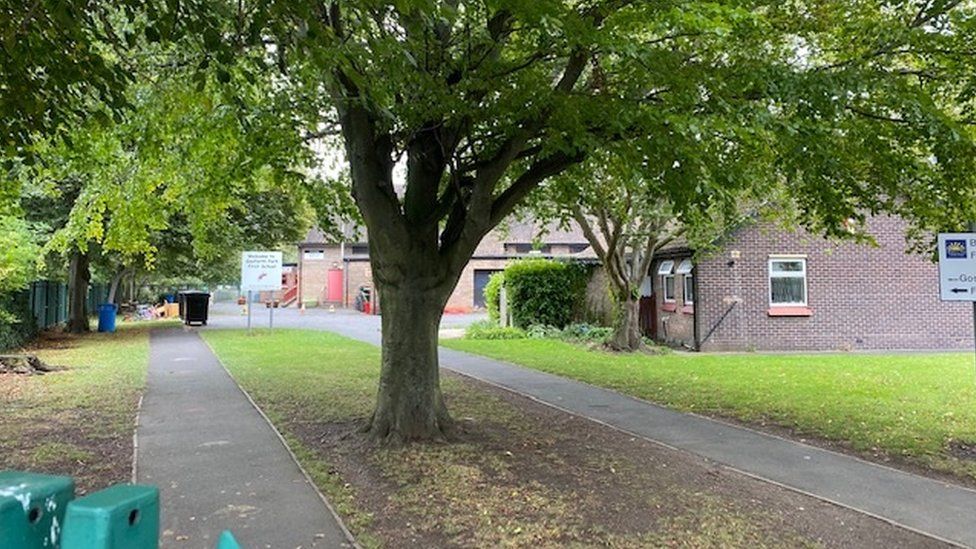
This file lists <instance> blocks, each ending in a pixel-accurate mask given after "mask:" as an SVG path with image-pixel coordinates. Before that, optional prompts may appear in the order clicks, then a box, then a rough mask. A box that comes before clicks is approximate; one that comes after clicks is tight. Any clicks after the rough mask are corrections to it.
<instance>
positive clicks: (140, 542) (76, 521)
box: [61, 484, 159, 549]
mask: <svg viewBox="0 0 976 549" xmlns="http://www.w3.org/2000/svg"><path fill="white" fill-rule="evenodd" d="M158 544H159V489H158V488H156V487H155V486H143V485H137V484H119V485H117V486H112V487H111V488H107V489H105V490H102V491H101V492H95V493H94V494H92V495H90V496H85V497H83V498H79V499H76V500H74V501H72V502H71V503H69V504H68V510H67V512H66V513H65V517H64V536H63V537H62V540H61V549H127V548H129V547H157V546H158Z"/></svg>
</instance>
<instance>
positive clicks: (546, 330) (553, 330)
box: [525, 324, 563, 339]
mask: <svg viewBox="0 0 976 549" xmlns="http://www.w3.org/2000/svg"><path fill="white" fill-rule="evenodd" d="M525 335H526V337H528V338H529V339H557V338H560V337H562V335H563V331H562V330H560V329H559V328H557V327H555V326H547V325H545V324H533V325H532V326H529V329H527V330H526V331H525Z"/></svg>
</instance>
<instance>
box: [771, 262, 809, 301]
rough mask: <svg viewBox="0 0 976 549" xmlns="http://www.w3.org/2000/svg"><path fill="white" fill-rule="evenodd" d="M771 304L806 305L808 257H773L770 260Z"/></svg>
mask: <svg viewBox="0 0 976 549" xmlns="http://www.w3.org/2000/svg"><path fill="white" fill-rule="evenodd" d="M769 304H770V305H777V306H790V305H796V306H806V304H807V260H806V259H803V258H772V259H770V260H769Z"/></svg>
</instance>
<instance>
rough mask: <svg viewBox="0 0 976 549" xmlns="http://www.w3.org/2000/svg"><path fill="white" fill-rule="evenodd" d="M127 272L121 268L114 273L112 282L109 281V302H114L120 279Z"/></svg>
mask: <svg viewBox="0 0 976 549" xmlns="http://www.w3.org/2000/svg"><path fill="white" fill-rule="evenodd" d="M128 272H129V271H127V270H125V269H123V270H121V271H119V272H117V273H115V276H113V277H112V283H111V285H110V286H109V289H108V300H107V301H108V302H109V303H115V295H116V293H117V292H118V290H119V284H120V283H121V282H122V279H123V278H125V275H126V274H127V273H128Z"/></svg>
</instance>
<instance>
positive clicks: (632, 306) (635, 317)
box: [610, 294, 644, 351]
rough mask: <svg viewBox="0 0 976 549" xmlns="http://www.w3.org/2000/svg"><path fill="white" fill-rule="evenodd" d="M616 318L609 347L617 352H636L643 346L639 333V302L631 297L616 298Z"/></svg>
mask: <svg viewBox="0 0 976 549" xmlns="http://www.w3.org/2000/svg"><path fill="white" fill-rule="evenodd" d="M616 301H617V317H616V319H615V321H614V327H613V328H614V329H613V337H612V338H611V340H610V346H611V347H612V348H613V349H615V350H618V351H637V350H639V349H641V348H642V347H643V346H644V339H643V337H642V336H641V331H640V301H638V300H637V298H635V297H634V296H633V295H630V294H628V295H627V296H616Z"/></svg>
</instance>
